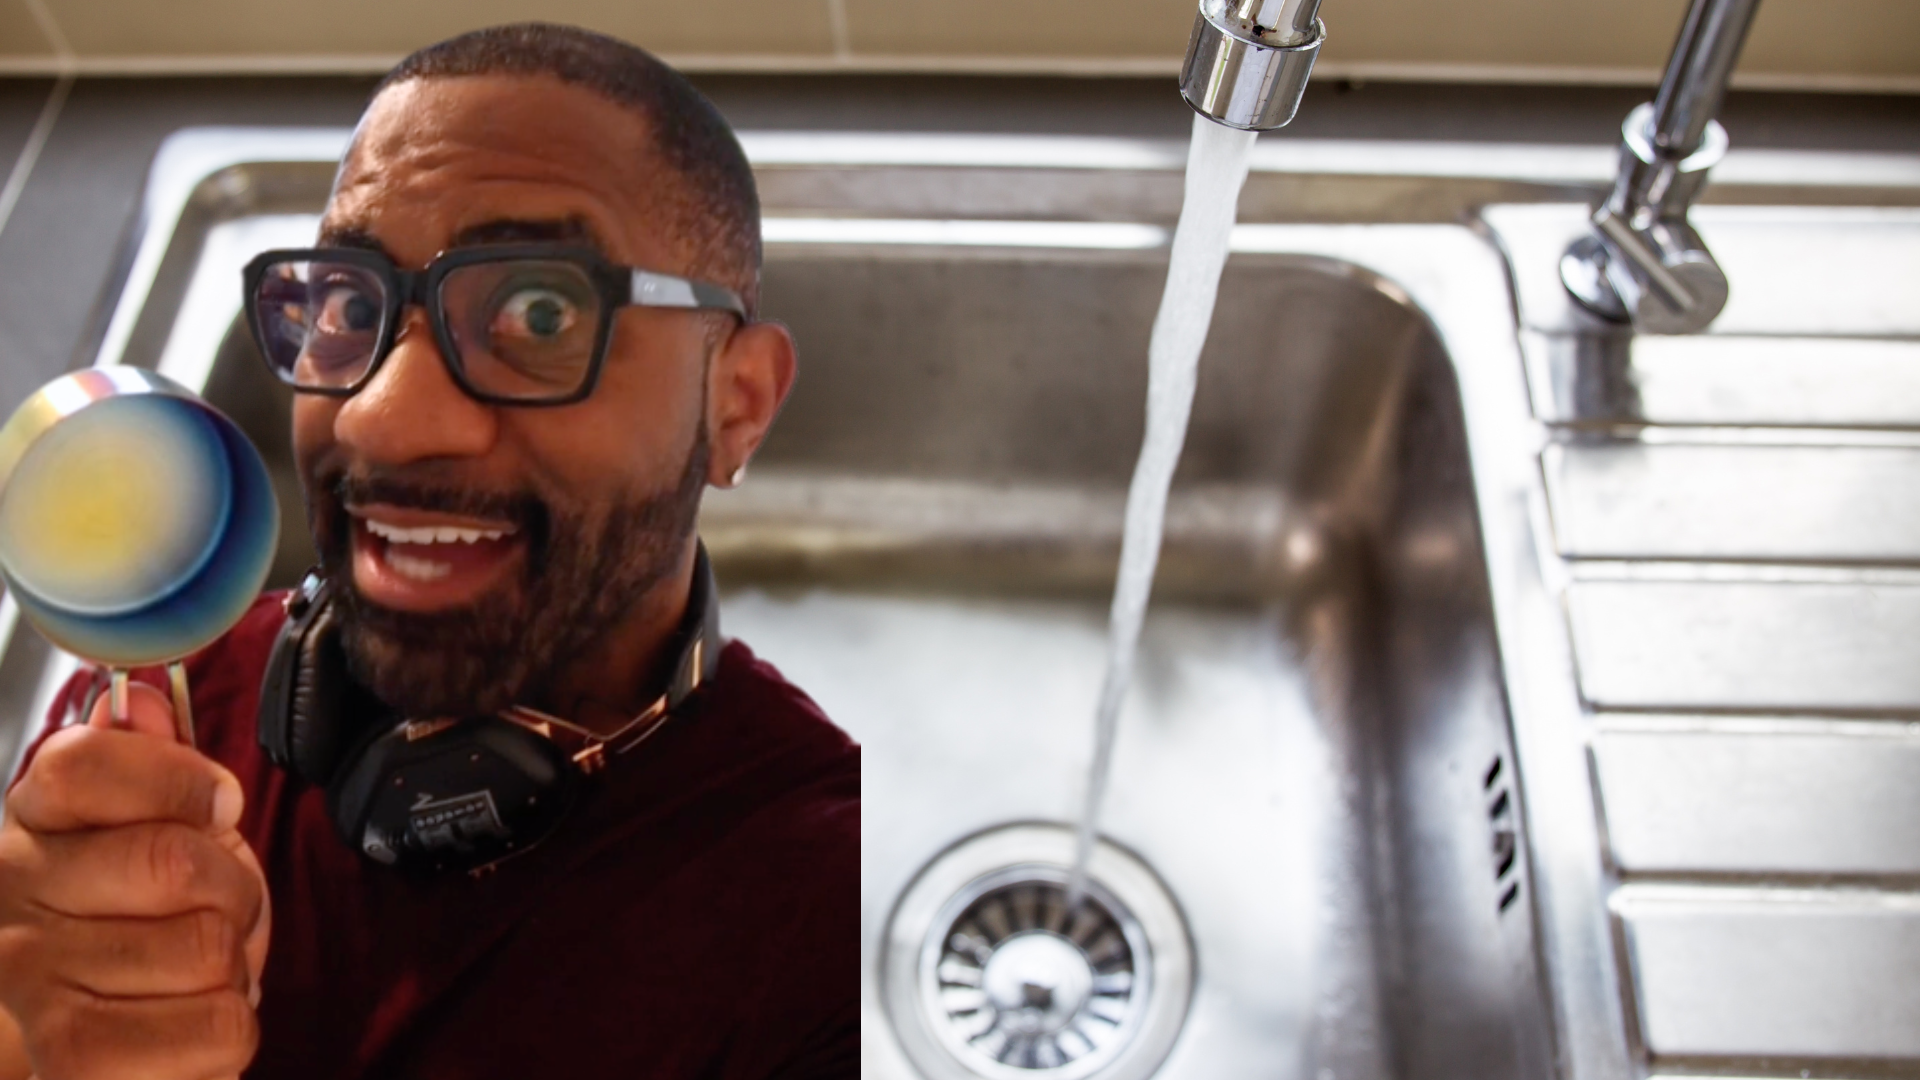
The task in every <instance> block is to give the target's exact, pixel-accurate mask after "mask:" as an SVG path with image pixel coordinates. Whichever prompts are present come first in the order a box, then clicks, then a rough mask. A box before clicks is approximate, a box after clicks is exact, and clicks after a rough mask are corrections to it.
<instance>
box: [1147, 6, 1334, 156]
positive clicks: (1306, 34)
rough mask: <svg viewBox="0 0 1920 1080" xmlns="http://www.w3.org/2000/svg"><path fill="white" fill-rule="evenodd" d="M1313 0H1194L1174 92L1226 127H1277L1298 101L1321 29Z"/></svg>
mask: <svg viewBox="0 0 1920 1080" xmlns="http://www.w3.org/2000/svg"><path fill="white" fill-rule="evenodd" d="M1319 12H1320V0H1200V10H1199V11H1198V12H1196V13H1195V15H1194V19H1193V37H1192V38H1191V39H1190V40H1189V41H1188V42H1187V60H1186V63H1185V64H1183V65H1182V66H1181V69H1180V94H1181V96H1182V97H1184V98H1186V100H1187V104H1188V105H1191V106H1193V109H1194V111H1195V112H1198V113H1199V114H1200V115H1202V116H1205V117H1206V118H1207V119H1209V120H1212V121H1214V122H1215V123H1218V124H1224V125H1226V126H1227V127H1231V128H1239V129H1241V130H1243V131H1268V130H1271V129H1273V128H1277V127H1284V126H1286V124H1287V123H1288V122H1289V121H1291V120H1292V119H1293V114H1294V113H1295V112H1296V111H1298V109H1299V108H1300V95H1301V94H1303V93H1305V92H1306V89H1307V76H1308V75H1309V74H1311V73H1312V71H1313V61H1314V59H1315V58H1316V57H1318V56H1319V55H1320V46H1321V44H1322V43H1323V42H1325V41H1326V38H1327V28H1326V26H1325V25H1324V24H1323V23H1321V21H1320V18H1319Z"/></svg>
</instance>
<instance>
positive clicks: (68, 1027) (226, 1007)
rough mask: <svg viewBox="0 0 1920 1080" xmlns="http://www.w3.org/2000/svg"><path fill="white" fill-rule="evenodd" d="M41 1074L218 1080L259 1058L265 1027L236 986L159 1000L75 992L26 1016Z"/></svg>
mask: <svg viewBox="0 0 1920 1080" xmlns="http://www.w3.org/2000/svg"><path fill="white" fill-rule="evenodd" d="M22 1020H23V1023H22V1025H21V1026H22V1027H23V1028H24V1029H25V1031H26V1035H27V1053H28V1054H29V1055H30V1056H31V1057H32V1058H33V1063H34V1067H35V1069H36V1070H37V1072H38V1075H40V1076H143V1077H167V1078H169V1080H214V1078H216V1077H223V1076H234V1075H236V1074H238V1073H239V1072H240V1071H241V1070H242V1069H244V1068H246V1066H247V1064H248V1062H250V1061H252V1060H253V1054H254V1051H255V1049H256V1048H257V1047H258V1046H259V1042H260V1026H259V1022H258V1020H257V1019H256V1018H255V1017H254V1012H253V1009H252V1007H251V1006H249V1005H248V1004H247V1002H246V999H244V998H243V997H241V996H240V995H239V994H238V993H236V992H234V991H232V990H215V991H212V992H209V993H205V994H193V995H183V996H178V997H159V998H126V999H115V998H100V997H95V996H94V995H91V994H88V993H85V992H84V991H79V990H71V991H67V992H65V993H62V994H59V995H57V996H56V997H55V998H54V999H53V1000H51V1001H49V1002H48V1003H47V1004H46V1005H45V1006H44V1007H42V1008H40V1009H38V1010H36V1011H35V1013H34V1014H32V1015H29V1016H26V1017H22Z"/></svg>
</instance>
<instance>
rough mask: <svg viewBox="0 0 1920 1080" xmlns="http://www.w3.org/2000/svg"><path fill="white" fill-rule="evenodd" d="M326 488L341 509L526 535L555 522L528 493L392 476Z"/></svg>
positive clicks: (340, 481)
mask: <svg viewBox="0 0 1920 1080" xmlns="http://www.w3.org/2000/svg"><path fill="white" fill-rule="evenodd" d="M327 486H328V488H329V489H330V490H331V491H332V493H333V497H334V499H335V500H336V501H337V502H338V504H339V505H340V506H341V507H342V508H345V507H347V506H355V505H358V506H366V505H368V504H371V503H385V504H386V505H388V506H395V507H404V508H406V509H409V510H431V511H434V512H436V513H443V514H454V515H458V516H461V517H473V518H488V519H491V520H496V521H506V522H511V523H512V524H513V525H515V526H517V527H519V528H521V529H523V530H527V531H532V530H533V528H534V527H535V526H536V525H539V524H541V523H542V522H544V521H548V520H550V519H551V518H552V512H551V511H550V510H549V509H548V507H547V504H546V501H545V500H543V499H541V498H540V497H539V496H537V495H534V494H533V493H532V492H525V491H520V492H507V491H487V490H484V489H480V488H473V487H462V486H456V485H452V484H447V483H432V482H426V481H422V480H415V479H409V478H406V477H401V476H390V475H375V476H347V475H341V476H338V477H336V478H334V479H333V481H332V482H331V483H330V484H328V485H327Z"/></svg>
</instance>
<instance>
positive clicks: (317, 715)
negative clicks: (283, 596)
mask: <svg viewBox="0 0 1920 1080" xmlns="http://www.w3.org/2000/svg"><path fill="white" fill-rule="evenodd" d="M385 714H386V710H385V708H384V707H383V706H381V705H380V703H379V702H378V701H377V700H376V699H375V698H374V697H373V695H372V694H369V693H367V692H366V691H365V690H362V689H361V688H360V686H359V684H358V683H356V682H354V681H353V678H352V675H351V673H349V672H348V670H347V658H346V653H345V652H344V651H343V650H342V649H341V646H340V625H339V622H338V620H337V619H336V617H335V615H334V607H333V603H332V599H331V598H330V597H329V596H327V595H326V593H325V591H324V588H317V589H315V590H314V591H312V592H310V593H308V594H307V602H306V603H305V604H302V605H300V606H298V607H296V608H294V609H292V613H291V615H290V617H289V618H288V619H287V622H286V623H285V624H284V625H283V626H281V628H280V635H279V637H277V638H276V639H275V640H274V643H273V652H272V654H271V655H270V656H269V657H268V659H267V671H266V676H265V678H263V679H262V680H261V686H260V712H259V716H258V720H257V725H256V726H257V734H258V738H259V741H260V748H261V749H262V750H264V751H266V754H267V757H268V759H269V760H271V761H272V762H273V763H274V764H275V765H278V766H280V767H281V768H283V769H287V770H289V771H291V772H292V773H294V774H295V775H296V776H298V777H300V778H301V779H302V780H305V781H307V782H309V783H311V784H315V785H318V786H321V787H325V786H326V785H327V784H328V783H330V782H331V781H332V779H333V775H334V773H335V772H336V771H338V769H339V767H340V759H341V752H342V750H343V749H344V747H345V745H346V743H347V742H348V741H349V740H351V739H352V738H353V737H354V736H355V735H356V734H357V733H358V732H360V731H362V730H364V729H366V728H367V727H368V726H369V724H371V725H373V726H375V727H378V726H379V723H378V722H379V721H380V720H382V719H385Z"/></svg>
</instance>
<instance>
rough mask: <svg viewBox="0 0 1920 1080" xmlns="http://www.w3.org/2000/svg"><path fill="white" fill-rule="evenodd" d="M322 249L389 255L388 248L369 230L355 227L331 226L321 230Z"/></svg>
mask: <svg viewBox="0 0 1920 1080" xmlns="http://www.w3.org/2000/svg"><path fill="white" fill-rule="evenodd" d="M320 245H321V246H322V247H343V248H358V249H360V250H362V251H377V252H379V253H380V254H382V255H388V254H389V252H388V251H387V247H386V245H385V244H382V243H381V242H380V241H379V240H377V239H375V238H374V235H373V234H372V233H370V232H368V231H367V230H365V229H363V228H360V227H358V226H355V225H329V226H327V227H326V228H323V229H321V230H320Z"/></svg>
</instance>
